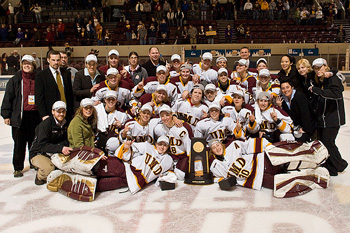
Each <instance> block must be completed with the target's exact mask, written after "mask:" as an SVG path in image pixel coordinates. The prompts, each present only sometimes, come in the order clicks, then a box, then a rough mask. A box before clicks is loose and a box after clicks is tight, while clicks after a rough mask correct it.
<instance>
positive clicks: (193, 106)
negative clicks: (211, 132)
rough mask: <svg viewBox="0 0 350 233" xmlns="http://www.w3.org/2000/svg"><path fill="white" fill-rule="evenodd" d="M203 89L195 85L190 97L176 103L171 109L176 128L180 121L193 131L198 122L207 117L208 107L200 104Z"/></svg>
mask: <svg viewBox="0 0 350 233" xmlns="http://www.w3.org/2000/svg"><path fill="white" fill-rule="evenodd" d="M203 92H204V87H203V85H202V84H196V85H194V86H193V88H192V91H191V97H189V98H187V99H185V100H178V101H176V103H175V105H174V106H173V107H172V110H173V112H174V121H175V124H176V125H177V126H179V125H181V124H182V120H183V121H185V122H187V123H188V124H189V125H190V126H191V128H192V131H194V129H195V127H196V125H197V123H198V121H200V120H201V119H203V118H206V117H207V116H208V107H207V106H206V105H205V104H203V103H202V100H203Z"/></svg>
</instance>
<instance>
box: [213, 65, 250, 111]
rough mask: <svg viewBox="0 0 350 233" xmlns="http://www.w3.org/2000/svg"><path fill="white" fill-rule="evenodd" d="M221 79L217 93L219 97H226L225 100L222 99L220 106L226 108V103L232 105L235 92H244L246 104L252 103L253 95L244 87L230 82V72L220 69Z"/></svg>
mask: <svg viewBox="0 0 350 233" xmlns="http://www.w3.org/2000/svg"><path fill="white" fill-rule="evenodd" d="M218 75H219V79H218V83H217V91H218V95H220V96H224V97H225V98H221V100H220V105H221V106H224V105H225V102H228V103H230V104H231V103H232V98H231V95H232V93H233V92H234V91H237V90H243V92H244V97H245V98H244V99H245V102H246V103H247V104H248V103H251V102H252V95H251V94H250V93H249V92H247V91H246V89H245V88H244V87H242V86H241V85H240V84H239V83H237V82H236V81H232V80H229V78H228V77H229V76H228V71H227V69H225V68H220V69H219V71H218Z"/></svg>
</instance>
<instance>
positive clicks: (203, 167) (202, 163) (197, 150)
mask: <svg viewBox="0 0 350 233" xmlns="http://www.w3.org/2000/svg"><path fill="white" fill-rule="evenodd" d="M206 144H207V143H206V140H205V138H192V139H191V154H190V156H189V167H188V173H186V175H185V184H193V185H207V184H212V183H213V174H212V173H211V172H210V171H209V161H208V152H207V147H206Z"/></svg>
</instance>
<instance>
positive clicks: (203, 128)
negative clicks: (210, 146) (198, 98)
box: [194, 103, 236, 143]
mask: <svg viewBox="0 0 350 233" xmlns="http://www.w3.org/2000/svg"><path fill="white" fill-rule="evenodd" d="M220 110H221V107H220V105H219V104H217V103H212V104H211V105H209V116H210V117H209V118H206V119H203V120H200V121H199V122H198V124H197V126H196V128H195V130H194V136H195V137H200V138H202V137H204V138H205V139H206V140H207V142H209V141H210V140H212V139H218V140H220V141H221V142H224V143H226V138H227V137H228V136H229V135H232V133H233V129H234V128H235V127H236V125H235V123H234V122H233V119H232V118H231V117H229V116H224V115H222V114H221V111H220Z"/></svg>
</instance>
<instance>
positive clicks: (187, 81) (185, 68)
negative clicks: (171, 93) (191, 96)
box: [170, 63, 194, 99]
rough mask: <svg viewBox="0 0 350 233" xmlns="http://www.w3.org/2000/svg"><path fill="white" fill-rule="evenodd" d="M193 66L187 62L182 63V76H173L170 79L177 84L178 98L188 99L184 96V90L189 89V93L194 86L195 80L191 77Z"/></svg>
mask: <svg viewBox="0 0 350 233" xmlns="http://www.w3.org/2000/svg"><path fill="white" fill-rule="evenodd" d="M191 72H192V67H191V65H189V64H187V63H185V64H183V65H181V68H180V76H177V77H172V78H171V79H170V82H171V83H174V84H175V85H176V86H177V91H178V98H180V97H181V98H182V99H186V96H184V94H183V93H184V92H185V91H187V93H189V92H190V91H191V90H192V88H193V85H194V83H193V81H192V77H191Z"/></svg>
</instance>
